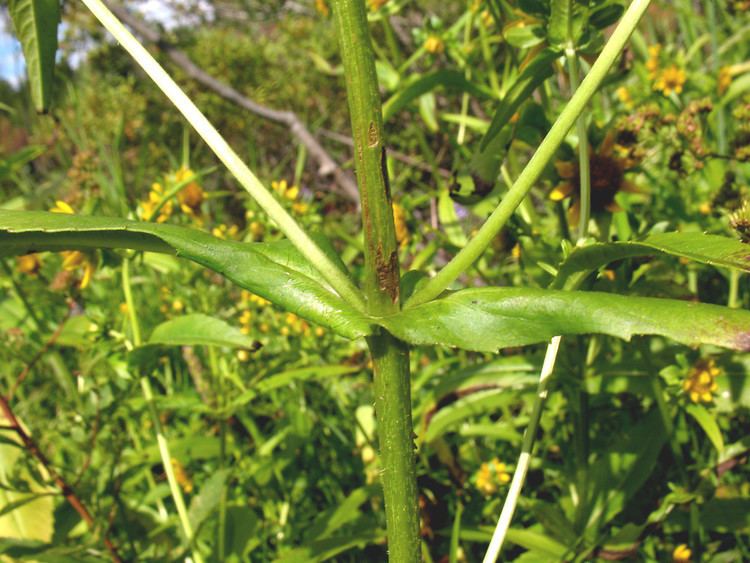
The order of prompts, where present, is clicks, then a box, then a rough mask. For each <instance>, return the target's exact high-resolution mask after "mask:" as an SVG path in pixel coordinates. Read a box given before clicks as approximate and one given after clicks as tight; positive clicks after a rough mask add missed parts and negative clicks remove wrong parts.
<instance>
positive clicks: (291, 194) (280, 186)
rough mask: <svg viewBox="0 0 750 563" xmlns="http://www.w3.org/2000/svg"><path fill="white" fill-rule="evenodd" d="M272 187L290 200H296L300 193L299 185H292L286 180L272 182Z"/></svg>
mask: <svg viewBox="0 0 750 563" xmlns="http://www.w3.org/2000/svg"><path fill="white" fill-rule="evenodd" d="M271 187H272V188H273V189H274V191H275V192H276V193H277V194H279V195H280V196H281V197H283V198H285V199H288V200H289V201H294V200H295V199H297V196H298V195H299V188H298V187H297V186H290V185H289V184H287V181H286V180H279V181H278V182H271Z"/></svg>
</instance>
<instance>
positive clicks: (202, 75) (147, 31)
mask: <svg viewBox="0 0 750 563" xmlns="http://www.w3.org/2000/svg"><path fill="white" fill-rule="evenodd" d="M109 9H110V10H112V12H113V13H114V14H115V15H116V16H117V17H118V18H119V19H120V20H121V21H122V22H124V23H125V24H126V25H127V26H129V27H130V28H131V29H132V30H133V31H135V32H136V33H137V34H138V35H140V36H141V37H142V38H143V39H145V40H146V41H148V42H149V43H154V44H155V45H157V46H158V47H159V49H160V50H161V51H162V52H164V53H165V54H166V55H167V56H168V57H169V58H170V59H171V60H172V62H173V63H175V64H176V65H177V66H178V67H180V69H182V71H183V72H184V73H185V74H187V75H188V76H189V77H190V78H192V79H193V80H195V81H196V82H199V83H200V84H203V85H204V86H205V87H207V88H209V89H210V90H213V91H214V92H215V93H217V94H218V95H219V96H221V97H222V98H224V99H225V100H229V101H230V102H232V103H234V104H236V105H238V106H239V107H241V108H243V109H245V110H247V111H249V112H250V113H254V114H255V115H257V116H259V117H262V118H263V119H267V120H269V121H273V122H275V123H280V124H282V125H285V126H286V127H288V129H289V131H290V132H291V134H292V135H294V136H295V137H296V138H297V140H298V141H299V142H300V143H302V144H303V145H304V146H305V148H306V149H307V151H308V152H309V153H310V155H311V156H312V157H313V159H315V161H316V162H317V163H318V175H319V176H321V177H323V178H328V177H330V176H333V178H334V180H335V181H336V186H337V188H338V190H337V191H338V192H339V193H340V194H341V195H343V196H345V197H347V198H348V199H350V200H352V201H358V200H359V192H358V191H357V184H356V182H355V181H354V178H352V176H351V174H349V173H347V172H346V171H344V170H343V169H342V168H341V166H339V165H338V164H337V163H336V161H335V160H334V159H333V157H332V156H331V155H330V154H328V151H326V150H325V148H323V146H322V145H321V144H320V143H319V142H318V140H317V139H316V138H315V136H314V135H313V134H312V133H311V132H310V130H309V129H308V128H307V127H306V126H305V124H304V123H303V122H302V120H300V118H299V117H298V116H297V114H296V113H294V112H292V111H281V110H276V109H273V108H269V107H266V106H264V105H261V104H259V103H258V102H255V101H253V100H251V99H250V98H248V97H246V96H243V95H242V94H240V93H239V92H238V91H237V90H235V89H234V88H232V87H231V86H230V85H229V84H226V83H224V82H222V81H220V80H218V79H217V78H214V77H213V76H211V75H210V74H208V73H207V72H206V71H204V70H203V69H202V68H200V67H199V66H198V65H196V64H195V63H194V62H193V61H192V60H190V57H188V56H187V54H186V53H185V52H184V51H181V50H180V49H178V48H177V47H176V46H174V45H172V44H171V43H169V42H168V41H166V40H165V39H164V38H163V37H162V36H161V35H160V34H159V33H158V32H157V31H155V30H154V29H152V28H151V27H149V25H148V24H146V23H145V22H143V21H141V20H140V18H138V17H137V16H135V15H133V14H131V13H130V12H129V11H128V10H127V9H126V8H125V7H124V6H121V5H118V4H115V3H110V5H109Z"/></svg>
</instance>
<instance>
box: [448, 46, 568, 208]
mask: <svg viewBox="0 0 750 563" xmlns="http://www.w3.org/2000/svg"><path fill="white" fill-rule="evenodd" d="M558 56H559V53H558V52H557V51H552V50H550V49H545V50H544V51H542V52H541V53H539V54H538V55H537V56H536V58H534V60H533V61H531V62H530V63H529V64H528V65H526V66H525V67H524V68H523V70H522V71H521V73H520V74H519V75H518V77H517V78H516V80H515V81H514V82H513V84H512V85H511V86H510V88H509V89H508V91H507V93H506V94H505V96H504V97H503V99H502V101H501V102H500V104H499V105H498V107H497V109H496V110H495V115H494V116H493V117H492V122H491V123H490V127H489V129H488V130H487V133H486V134H485V135H484V137H483V138H482V142H481V143H480V145H479V149H478V150H477V152H476V153H475V154H474V156H473V157H472V159H471V162H470V163H469V167H468V170H467V171H466V172H462V173H461V174H459V183H464V184H465V183H466V182H467V181H471V182H473V183H474V185H475V186H476V190H477V191H478V192H479V193H480V194H484V195H486V194H487V193H489V192H490V191H491V190H492V187H493V186H494V184H495V180H496V179H497V176H498V173H499V171H500V166H501V165H502V163H503V160H505V153H506V152H507V147H508V144H509V143H510V141H511V139H512V137H513V135H512V132H513V127H512V126H511V125H510V120H511V117H513V114H515V113H516V110H518V108H519V106H520V105H521V104H522V103H523V102H525V101H527V100H528V99H529V98H530V96H531V93H532V92H533V91H534V90H535V89H536V88H537V87H538V86H539V85H540V84H542V82H544V81H545V80H546V79H547V78H549V77H550V76H552V73H553V67H552V63H553V62H554V61H555V59H556V58H557V57H558ZM461 177H466V179H464V180H462V179H461Z"/></svg>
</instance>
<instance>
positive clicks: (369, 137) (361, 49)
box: [333, 0, 420, 563]
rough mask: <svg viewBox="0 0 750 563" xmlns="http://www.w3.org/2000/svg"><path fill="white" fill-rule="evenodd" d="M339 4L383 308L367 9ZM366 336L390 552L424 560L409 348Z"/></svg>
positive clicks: (387, 286)
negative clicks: (370, 358) (418, 500)
mask: <svg viewBox="0 0 750 563" xmlns="http://www.w3.org/2000/svg"><path fill="white" fill-rule="evenodd" d="M333 11H334V15H335V17H336V28H337V32H338V38H339V47H340V50H341V55H342V58H343V61H344V69H345V74H346V86H347V98H348V101H349V113H350V116H351V123H352V137H353V139H354V149H355V167H356V172H357V179H358V183H359V190H360V199H361V202H362V226H363V229H364V239H365V276H366V277H365V283H364V288H365V295H366V297H367V312H368V313H370V314H371V315H374V316H384V315H389V314H393V313H395V312H397V311H398V310H399V309H400V296H399V262H398V243H397V242H396V234H395V227H394V224H393V208H392V203H391V194H390V188H389V186H388V171H387V169H386V155H385V145H384V140H383V124H382V112H381V105H380V95H379V91H378V84H377V77H376V74H375V60H374V56H373V51H372V46H371V44H370V34H369V30H368V27H367V12H366V8H365V3H364V0H335V1H334V2H333ZM367 343H368V346H369V348H370V353H371V355H372V362H373V371H374V387H375V412H376V416H377V425H378V426H377V427H378V438H379V446H380V461H381V465H382V473H381V479H382V483H383V492H384V497H385V513H386V524H387V531H388V555H389V559H390V560H391V561H394V562H399V563H400V562H405V563H409V562H412V561H419V559H420V542H419V515H418V508H417V481H416V469H415V456H414V438H413V429H412V417H411V381H410V373H409V348H408V346H407V345H406V344H404V343H402V342H400V341H398V340H397V339H395V338H394V337H393V336H391V335H390V334H387V333H385V332H380V333H377V334H374V335H373V336H371V337H369V338H368V339H367Z"/></svg>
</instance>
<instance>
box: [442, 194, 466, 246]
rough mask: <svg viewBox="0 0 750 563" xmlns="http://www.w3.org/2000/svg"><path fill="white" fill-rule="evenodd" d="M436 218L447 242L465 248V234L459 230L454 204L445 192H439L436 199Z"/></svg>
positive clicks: (459, 222) (459, 223) (461, 229)
mask: <svg viewBox="0 0 750 563" xmlns="http://www.w3.org/2000/svg"><path fill="white" fill-rule="evenodd" d="M438 218H439V219H440V226H441V227H442V230H443V232H444V233H445V236H446V237H448V241H449V242H450V243H451V244H452V245H453V246H457V247H458V248H463V247H464V246H466V242H467V238H466V233H465V232H464V230H463V228H461V221H460V220H459V218H458V214H457V213H456V207H455V204H454V203H453V200H452V199H451V196H450V194H449V193H448V191H447V190H443V191H442V192H440V196H439V197H438Z"/></svg>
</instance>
